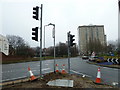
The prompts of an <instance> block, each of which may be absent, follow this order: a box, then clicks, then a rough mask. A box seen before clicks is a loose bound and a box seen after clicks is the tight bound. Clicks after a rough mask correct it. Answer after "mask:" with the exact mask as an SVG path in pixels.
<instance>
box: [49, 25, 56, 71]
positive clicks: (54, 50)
mask: <svg viewBox="0 0 120 90" xmlns="http://www.w3.org/2000/svg"><path fill="white" fill-rule="evenodd" d="M49 25H53V33H52V34H53V38H54V72H55V24H52V23H49V24H48V26H49Z"/></svg>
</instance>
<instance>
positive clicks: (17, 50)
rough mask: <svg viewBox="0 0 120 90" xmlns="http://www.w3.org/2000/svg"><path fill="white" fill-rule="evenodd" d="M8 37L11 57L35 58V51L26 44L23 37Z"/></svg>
mask: <svg viewBox="0 0 120 90" xmlns="http://www.w3.org/2000/svg"><path fill="white" fill-rule="evenodd" d="M6 37H7V39H8V42H9V45H10V49H9V50H10V51H9V52H10V55H13V56H23V57H29V56H33V53H34V51H33V50H32V48H30V46H29V45H27V44H26V43H25V41H24V39H23V38H22V37H20V36H15V35H7V36H6Z"/></svg>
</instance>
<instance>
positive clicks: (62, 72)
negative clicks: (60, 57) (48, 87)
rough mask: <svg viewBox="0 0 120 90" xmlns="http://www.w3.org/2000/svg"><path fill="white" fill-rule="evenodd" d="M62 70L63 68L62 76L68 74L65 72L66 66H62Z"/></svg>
mask: <svg viewBox="0 0 120 90" xmlns="http://www.w3.org/2000/svg"><path fill="white" fill-rule="evenodd" d="M62 68H63V69H62V72H61V73H62V74H66V73H67V72H66V71H65V64H63V65H62Z"/></svg>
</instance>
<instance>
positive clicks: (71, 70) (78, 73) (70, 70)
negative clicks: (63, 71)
mask: <svg viewBox="0 0 120 90" xmlns="http://www.w3.org/2000/svg"><path fill="white" fill-rule="evenodd" d="M70 71H72V72H74V73H77V74H82V75H85V76H87V77H91V76H89V75H86V74H84V73H79V72H77V71H74V70H70Z"/></svg>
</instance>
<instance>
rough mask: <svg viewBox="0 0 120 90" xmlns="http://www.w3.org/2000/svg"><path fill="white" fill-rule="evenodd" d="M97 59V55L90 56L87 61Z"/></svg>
mask: <svg viewBox="0 0 120 90" xmlns="http://www.w3.org/2000/svg"><path fill="white" fill-rule="evenodd" d="M97 59H98V56H91V57H89V61H95V60H97Z"/></svg>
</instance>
